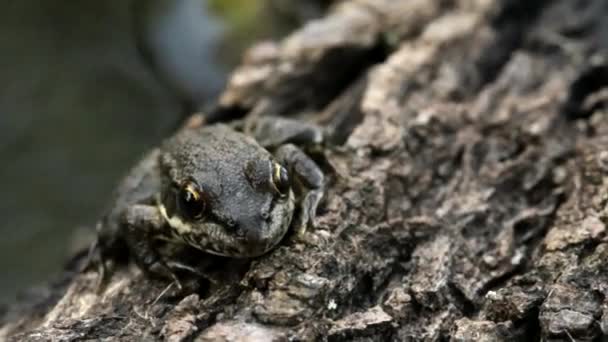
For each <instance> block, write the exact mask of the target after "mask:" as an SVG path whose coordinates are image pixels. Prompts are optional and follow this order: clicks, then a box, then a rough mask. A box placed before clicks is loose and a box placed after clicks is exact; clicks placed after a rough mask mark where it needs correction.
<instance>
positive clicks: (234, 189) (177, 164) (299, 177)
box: [91, 117, 326, 288]
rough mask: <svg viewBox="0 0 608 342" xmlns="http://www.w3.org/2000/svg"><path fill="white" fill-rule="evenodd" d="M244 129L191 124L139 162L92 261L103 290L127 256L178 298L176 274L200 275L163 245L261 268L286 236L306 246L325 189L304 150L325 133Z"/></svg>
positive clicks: (101, 226) (298, 125)
mask: <svg viewBox="0 0 608 342" xmlns="http://www.w3.org/2000/svg"><path fill="white" fill-rule="evenodd" d="M246 126H247V129H246V130H245V129H243V126H239V125H238V124H235V125H228V124H223V123H214V124H204V123H203V121H202V120H193V119H191V120H190V122H189V123H188V124H186V125H185V126H184V127H183V128H182V129H180V130H178V131H177V132H176V133H175V134H174V135H173V136H171V137H169V138H167V139H166V140H165V141H164V142H162V144H160V146H158V147H156V148H154V149H152V150H151V151H149V152H148V153H147V154H146V155H145V156H144V157H143V158H142V159H141V161H140V162H139V163H138V164H137V165H136V166H135V167H134V168H133V169H132V170H131V171H130V172H129V174H128V175H127V176H126V177H125V178H124V180H123V181H122V183H121V184H120V185H119V186H118V190H117V191H116V195H115V199H114V201H113V202H112V203H113V204H112V206H111V208H110V209H109V210H108V212H107V214H106V215H104V217H103V218H102V220H100V222H99V223H98V225H97V231H98V234H97V240H96V242H95V243H94V245H93V246H92V248H91V251H96V252H97V253H98V254H99V255H100V264H99V265H100V279H102V280H100V281H103V279H104V278H105V261H106V260H107V259H108V258H111V256H112V255H113V254H114V253H115V252H116V251H117V250H118V249H120V248H126V250H127V252H128V255H129V259H132V260H133V261H134V262H135V264H136V265H137V266H139V268H140V269H142V270H143V271H144V272H145V273H147V274H150V275H153V276H160V277H163V278H168V279H171V280H173V282H174V283H175V284H176V285H177V286H178V287H179V288H182V285H181V281H180V279H179V277H178V276H177V273H176V268H186V269H189V270H191V271H193V272H195V271H194V270H192V268H189V267H188V266H185V265H184V264H181V263H179V262H177V261H172V260H171V258H172V257H173V256H172V255H171V253H167V252H166V250H169V251H170V250H171V249H170V248H169V249H163V250H160V249H159V248H158V247H157V245H158V244H157V242H158V241H162V242H164V243H166V244H169V245H170V246H177V247H179V246H187V247H189V248H194V249H197V250H199V251H202V252H204V253H208V254H211V255H216V256H222V257H229V258H256V257H259V256H262V255H264V254H266V253H268V252H269V251H270V250H272V249H273V248H275V247H276V246H277V245H278V244H279V242H280V241H282V239H283V238H284V237H285V235H286V233H287V232H288V230H289V228H290V227H293V229H294V231H295V235H296V236H298V237H302V236H304V234H305V233H306V231H307V229H308V228H311V227H314V226H315V216H316V214H317V210H318V207H319V203H321V200H322V199H323V196H324V193H325V188H326V179H325V175H324V173H323V171H322V169H321V168H320V166H319V165H318V164H317V162H315V161H314V160H313V159H312V158H311V157H310V156H309V155H308V154H307V153H306V152H305V149H306V148H311V147H315V146H317V147H318V146H321V145H322V143H323V140H324V132H323V130H322V129H321V127H319V126H317V125H315V124H310V123H305V122H302V121H298V120H294V119H288V118H277V117H267V118H260V119H259V120H258V122H256V123H255V124H254V125H246ZM91 254H93V253H91ZM195 273H196V272H195Z"/></svg>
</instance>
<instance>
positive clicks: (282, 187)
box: [272, 163, 290, 196]
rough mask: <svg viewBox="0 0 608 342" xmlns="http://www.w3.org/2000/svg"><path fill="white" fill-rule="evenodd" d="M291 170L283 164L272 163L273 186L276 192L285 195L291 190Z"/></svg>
mask: <svg viewBox="0 0 608 342" xmlns="http://www.w3.org/2000/svg"><path fill="white" fill-rule="evenodd" d="M289 183H290V182H289V172H287V169H286V168H284V167H283V166H282V165H281V164H277V163H274V164H273V165H272V186H273V187H274V189H275V190H276V192H277V193H278V194H279V195H281V196H285V195H287V193H288V192H289Z"/></svg>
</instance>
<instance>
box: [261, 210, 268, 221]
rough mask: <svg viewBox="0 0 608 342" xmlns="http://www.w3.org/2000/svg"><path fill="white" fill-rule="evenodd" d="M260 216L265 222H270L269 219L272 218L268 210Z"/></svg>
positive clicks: (263, 211)
mask: <svg viewBox="0 0 608 342" xmlns="http://www.w3.org/2000/svg"><path fill="white" fill-rule="evenodd" d="M260 216H261V217H262V219H263V220H265V221H268V219H269V218H270V213H269V212H268V210H262V211H261V212H260Z"/></svg>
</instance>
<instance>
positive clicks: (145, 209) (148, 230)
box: [121, 204, 182, 289]
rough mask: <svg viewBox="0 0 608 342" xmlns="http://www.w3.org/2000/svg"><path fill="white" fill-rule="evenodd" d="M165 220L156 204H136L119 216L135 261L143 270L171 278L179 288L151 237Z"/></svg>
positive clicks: (174, 276) (179, 284)
mask: <svg viewBox="0 0 608 342" xmlns="http://www.w3.org/2000/svg"><path fill="white" fill-rule="evenodd" d="M164 225H165V220H164V218H163V216H162V214H161V213H160V211H159V210H158V208H157V207H156V206H152V205H144V204H136V205H133V206H131V207H129V208H128V209H127V210H126V211H125V212H124V214H123V216H122V218H121V227H122V229H123V232H124V237H125V241H126V242H127V245H128V247H129V250H130V252H131V255H132V256H133V259H134V261H135V263H136V264H137V265H138V266H139V267H140V268H141V269H142V270H144V271H145V272H148V273H151V274H154V275H158V276H161V277H164V278H169V279H172V280H173V281H174V282H175V284H176V285H177V286H178V287H179V288H180V289H181V288H182V285H181V283H180V281H179V279H178V278H177V275H176V274H175V273H174V272H173V270H171V268H170V267H169V266H168V265H167V264H166V262H165V261H164V260H163V258H162V257H161V255H160V254H159V253H158V251H157V250H156V249H155V248H154V245H153V241H154V239H153V237H154V236H158V234H159V233H160V230H161V229H162V228H163V226H164Z"/></svg>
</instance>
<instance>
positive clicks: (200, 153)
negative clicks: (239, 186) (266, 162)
mask: <svg viewBox="0 0 608 342" xmlns="http://www.w3.org/2000/svg"><path fill="white" fill-rule="evenodd" d="M163 150H164V152H168V153H169V154H170V155H171V156H172V157H173V159H174V160H175V161H176V162H177V163H178V164H179V165H178V169H181V170H183V171H184V172H185V173H192V172H196V171H197V169H199V168H201V166H202V167H208V168H213V169H215V170H226V171H229V170H230V169H231V168H232V166H235V164H240V162H245V161H247V160H252V159H260V158H270V156H271V155H270V153H269V152H268V151H267V150H266V149H264V148H263V147H261V146H260V145H259V144H258V143H257V142H256V141H255V139H253V138H251V137H249V136H247V135H245V134H243V133H240V132H236V131H234V130H233V129H231V128H230V127H228V126H226V125H221V124H219V125H212V126H206V127H201V128H196V129H186V130H183V131H181V132H179V133H178V134H177V135H175V136H174V137H173V138H172V139H170V140H169V141H167V142H166V143H165V144H164V148H163ZM201 161H203V163H202V165H201Z"/></svg>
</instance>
